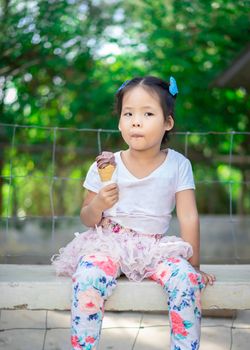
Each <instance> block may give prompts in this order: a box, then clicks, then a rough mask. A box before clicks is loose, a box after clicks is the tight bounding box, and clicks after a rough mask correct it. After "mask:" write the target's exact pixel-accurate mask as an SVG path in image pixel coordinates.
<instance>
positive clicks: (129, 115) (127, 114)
mask: <svg viewBox="0 0 250 350" xmlns="http://www.w3.org/2000/svg"><path fill="white" fill-rule="evenodd" d="M131 115H132V113H129V112H127V113H124V117H131Z"/></svg>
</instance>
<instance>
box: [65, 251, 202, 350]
mask: <svg viewBox="0 0 250 350" xmlns="http://www.w3.org/2000/svg"><path fill="white" fill-rule="evenodd" d="M119 274H120V272H119V264H118V263H115V262H114V261H112V259H111V258H110V257H104V256H98V255H88V256H84V257H82V258H81V259H80V261H79V264H78V267H77V270H76V272H75V273H74V275H73V278H72V280H73V286H72V291H73V295H72V309H71V317H72V320H71V321H72V328H71V332H72V335H71V344H72V349H73V350H76V349H78V350H80V349H85V350H97V349H98V343H99V340H100V334H101V326H102V319H103V315H104V301H105V300H106V299H107V298H108V297H109V296H110V295H111V294H112V291H113V290H114V288H115V287H116V285H117V276H119ZM150 279H152V280H154V281H156V282H157V283H159V284H160V285H162V287H163V289H164V290H165V291H166V293H167V294H168V298H169V299H168V309H169V321H170V326H171V350H197V349H199V344H200V324H201V290H202V288H204V287H205V284H204V283H203V281H202V276H201V274H199V273H198V272H196V271H195V269H194V268H193V267H192V265H191V264H189V262H188V261H187V260H185V259H183V258H181V257H178V258H168V259H166V260H165V261H163V262H161V263H160V264H159V265H158V268H157V270H156V271H155V273H154V274H153V275H151V276H150Z"/></svg>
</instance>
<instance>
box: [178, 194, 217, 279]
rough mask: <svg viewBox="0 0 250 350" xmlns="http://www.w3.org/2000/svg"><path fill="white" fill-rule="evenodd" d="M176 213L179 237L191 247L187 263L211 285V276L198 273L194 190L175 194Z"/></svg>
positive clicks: (196, 213) (197, 219) (197, 222)
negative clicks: (191, 252) (191, 250)
mask: <svg viewBox="0 0 250 350" xmlns="http://www.w3.org/2000/svg"><path fill="white" fill-rule="evenodd" d="M175 199H176V213H177V217H178V220H179V223H180V230H181V237H182V238H183V239H184V241H187V242H189V243H190V244H191V245H192V247H193V256H192V257H191V258H190V259H189V260H188V261H189V263H190V264H191V265H192V266H193V267H194V268H195V269H196V270H197V269H198V271H199V272H200V273H201V275H202V279H203V281H204V283H205V284H206V285H207V284H208V283H209V284H211V285H212V284H213V283H214V281H215V280H216V277H215V276H214V275H212V274H208V273H206V272H203V271H200V222H199V215H198V211H197V207H196V201H195V195H194V190H184V191H180V192H177V193H176V195H175Z"/></svg>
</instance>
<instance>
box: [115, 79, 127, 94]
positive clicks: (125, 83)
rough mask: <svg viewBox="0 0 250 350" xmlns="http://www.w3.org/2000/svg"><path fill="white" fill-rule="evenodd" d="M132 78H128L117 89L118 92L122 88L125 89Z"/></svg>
mask: <svg viewBox="0 0 250 350" xmlns="http://www.w3.org/2000/svg"><path fill="white" fill-rule="evenodd" d="M129 81H130V80H126V81H125V82H124V83H123V84H122V85H121V86H120V87H119V89H118V90H117V92H119V91H120V90H121V89H123V88H124V87H125V86H126V85H127V84H128V82H129Z"/></svg>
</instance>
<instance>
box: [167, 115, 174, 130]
mask: <svg viewBox="0 0 250 350" xmlns="http://www.w3.org/2000/svg"><path fill="white" fill-rule="evenodd" d="M173 127H174V119H173V117H172V115H171V114H170V115H169V116H168V119H167V120H166V121H165V130H166V131H170V130H171V129H173Z"/></svg>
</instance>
